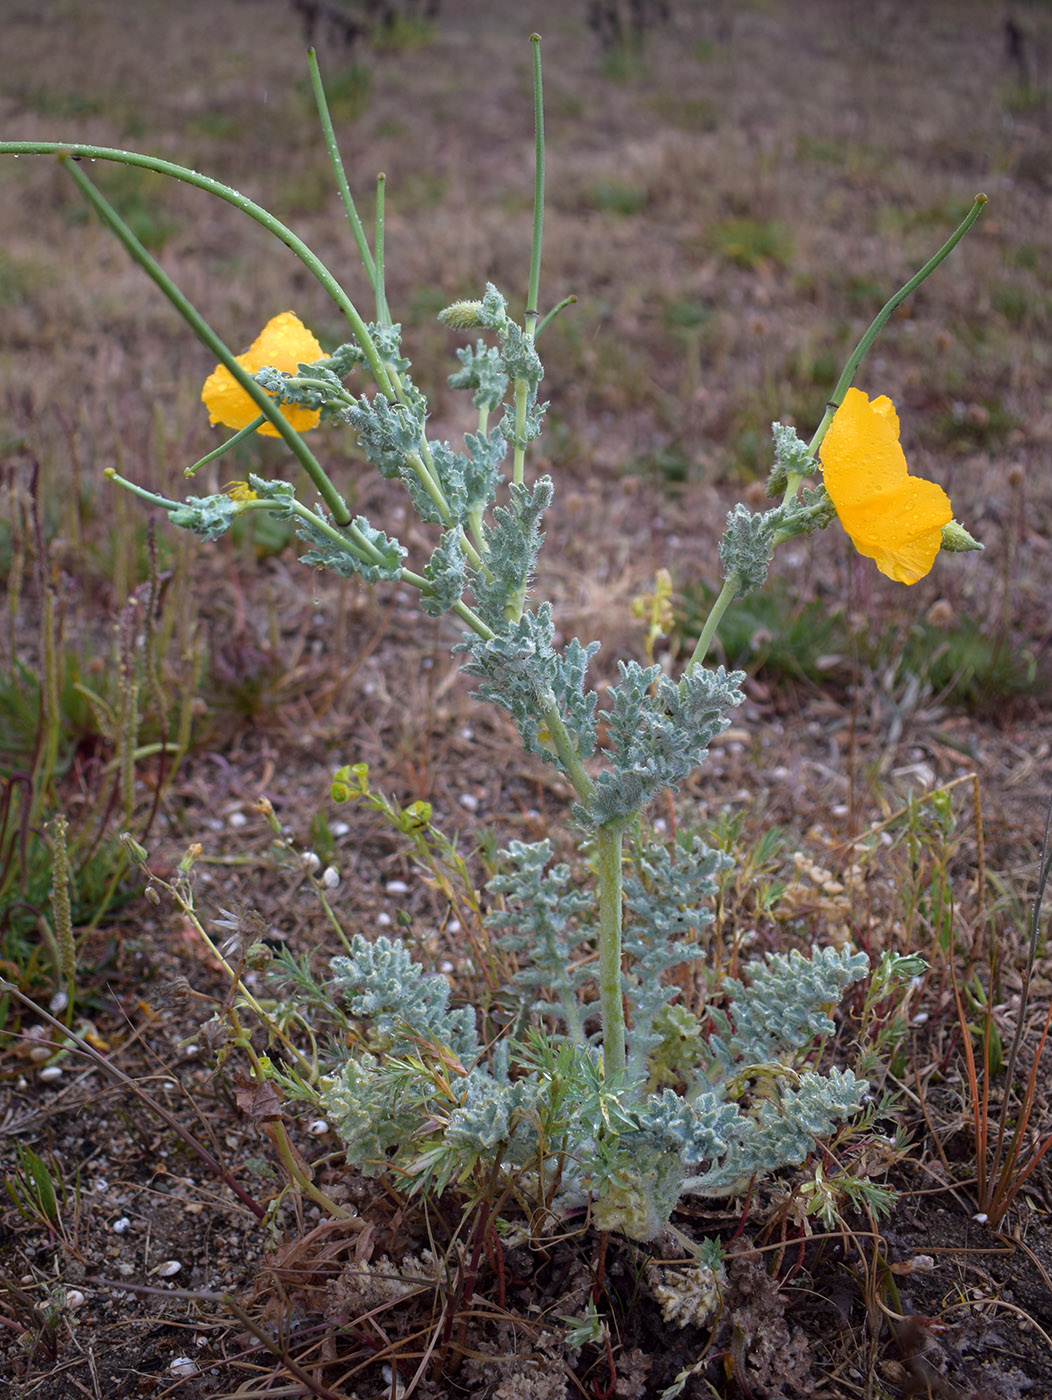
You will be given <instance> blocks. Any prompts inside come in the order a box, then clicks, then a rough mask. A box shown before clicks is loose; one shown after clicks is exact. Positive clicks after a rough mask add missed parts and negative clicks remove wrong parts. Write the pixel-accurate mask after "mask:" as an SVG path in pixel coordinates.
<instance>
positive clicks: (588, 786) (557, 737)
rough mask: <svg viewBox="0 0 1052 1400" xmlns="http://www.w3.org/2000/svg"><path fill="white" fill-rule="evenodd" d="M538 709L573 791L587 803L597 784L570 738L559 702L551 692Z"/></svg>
mask: <svg viewBox="0 0 1052 1400" xmlns="http://www.w3.org/2000/svg"><path fill="white" fill-rule="evenodd" d="M538 708H539V709H540V712H541V714H542V715H543V716H544V722H545V724H546V725H547V726H548V733H549V734H550V735H551V741H552V746H553V748H554V749H555V752H556V753H557V754H558V755H559V760H560V762H561V763H562V766H563V771H564V772H565V773H566V776H567V777H568V778H569V779H570V782H571V783H572V784H573V790H574V792H576V794H577V796H578V797H579V798H580V799H581V801H582V802H587V801H588V799H589V798H590V797H591V796H592V795H593V794H594V792H595V784H594V783H593V782H592V780H591V778H590V777H589V776H588V772H587V770H586V768H585V766H584V764H583V763H582V762H581V756H580V754H579V753H578V752H577V745H576V744H575V743H574V741H573V739H572V738H571V737H570V731H569V730H568V729H567V728H566V724H565V723H564V721H563V717H562V714H561V713H560V711H559V705H558V702H557V701H556V699H555V696H554V695H553V694H552V693H551V692H550V691H549V693H548V694H547V695H545V696H542V697H540V698H539V700H538Z"/></svg>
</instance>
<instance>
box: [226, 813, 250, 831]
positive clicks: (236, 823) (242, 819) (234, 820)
mask: <svg viewBox="0 0 1052 1400" xmlns="http://www.w3.org/2000/svg"><path fill="white" fill-rule="evenodd" d="M227 821H228V822H229V823H230V825H231V826H232V827H234V828H235V830H240V829H241V827H243V826H247V825H248V817H246V816H245V814H244V812H231V813H230V816H229V817H227Z"/></svg>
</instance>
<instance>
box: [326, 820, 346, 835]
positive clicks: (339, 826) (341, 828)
mask: <svg viewBox="0 0 1052 1400" xmlns="http://www.w3.org/2000/svg"><path fill="white" fill-rule="evenodd" d="M329 830H330V831H331V832H332V834H333V836H347V835H349V833H350V830H351V827H350V823H349V822H330V823H329Z"/></svg>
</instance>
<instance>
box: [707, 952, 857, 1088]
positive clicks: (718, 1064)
mask: <svg viewBox="0 0 1052 1400" xmlns="http://www.w3.org/2000/svg"><path fill="white" fill-rule="evenodd" d="M748 971H749V977H750V982H749V985H746V984H745V983H743V982H740V981H739V980H738V979H737V978H733V977H732V978H728V980H727V982H726V983H725V984H724V985H725V987H726V990H727V992H728V994H729V996H730V998H731V1002H732V1005H731V1008H730V1013H729V1014H728V1013H725V1012H722V1011H720V1010H719V1008H717V1007H712V1008H710V1013H709V1014H710V1016H711V1017H712V1020H713V1022H714V1023H715V1026H716V1030H715V1032H714V1033H713V1035H711V1036H710V1037H709V1040H708V1053H709V1055H710V1056H711V1059H710V1063H709V1067H708V1070H707V1074H708V1077H709V1078H710V1079H713V1078H714V1077H716V1076H718V1077H720V1078H723V1077H724V1076H726V1075H727V1074H730V1073H733V1069H734V1066H735V1065H736V1064H738V1063H745V1064H748V1065H762V1064H767V1063H774V1062H787V1061H788V1060H790V1059H791V1058H792V1057H793V1056H794V1055H795V1054H796V1052H797V1051H799V1050H802V1049H803V1048H804V1047H805V1046H808V1045H810V1044H812V1042H813V1041H814V1040H815V1039H816V1038H818V1037H821V1036H827V1035H832V1033H833V1031H834V1030H835V1029H836V1027H835V1025H834V1023H833V1020H832V1018H831V1016H830V1014H829V1013H830V1010H831V1009H832V1008H833V1007H835V1006H836V1005H837V1004H838V1002H839V1001H840V998H841V997H842V996H843V994H844V989H845V988H846V987H849V986H850V985H851V983H852V982H858V981H859V980H860V979H861V978H863V977H864V976H865V975H866V973H867V972H868V971H869V959H868V957H867V956H866V954H865V953H855V952H852V951H851V949H850V948H841V949H839V950H838V949H836V948H813V949H812V950H811V956H810V957H809V958H805V957H804V955H803V954H802V953H801V952H800V951H799V949H796V948H793V949H791V950H790V951H789V952H788V953H768V954H767V956H766V961H765V962H762V963H761V962H756V963H751V964H750V965H749V969H748Z"/></svg>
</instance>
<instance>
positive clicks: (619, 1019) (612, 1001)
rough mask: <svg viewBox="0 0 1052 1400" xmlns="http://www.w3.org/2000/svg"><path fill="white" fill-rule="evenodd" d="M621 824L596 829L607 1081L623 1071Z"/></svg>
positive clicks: (601, 990) (604, 1054) (600, 986)
mask: <svg viewBox="0 0 1052 1400" xmlns="http://www.w3.org/2000/svg"><path fill="white" fill-rule="evenodd" d="M624 835H625V827H624V823H623V822H620V821H617V822H607V823H606V824H605V825H604V826H601V827H600V828H599V831H598V833H597V844H598V861H597V867H598V875H599V1005H600V1008H601V1010H602V1013H603V1076H604V1078H605V1079H606V1080H607V1082H609V1081H611V1080H616V1079H619V1078H621V1077H622V1076H623V1075H624V1072H625V1063H626V1061H625V1005H624V1000H623V997H622V991H621V919H622V903H623V901H622V878H621V851H622V846H623V843H624Z"/></svg>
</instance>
